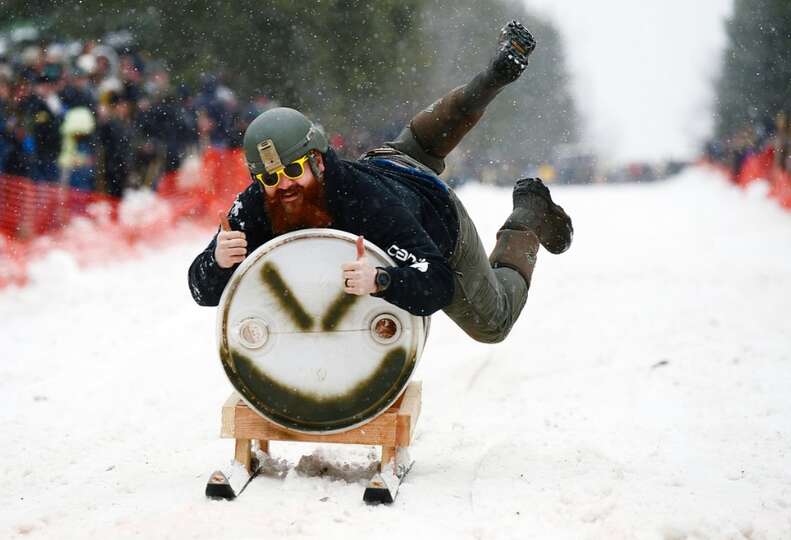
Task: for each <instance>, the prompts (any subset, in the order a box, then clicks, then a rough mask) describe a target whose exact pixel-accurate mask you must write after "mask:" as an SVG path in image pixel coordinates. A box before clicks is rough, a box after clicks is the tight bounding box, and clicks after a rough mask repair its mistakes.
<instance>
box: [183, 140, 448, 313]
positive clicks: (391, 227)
mask: <svg viewBox="0 0 791 540" xmlns="http://www.w3.org/2000/svg"><path fill="white" fill-rule="evenodd" d="M324 158H325V159H324V162H325V167H326V168H325V171H324V186H325V195H326V197H327V208H328V210H329V212H330V215H331V216H332V222H333V223H332V225H331V226H332V228H334V229H340V230H342V231H347V232H350V233H352V234H355V235H363V236H364V237H365V238H366V239H367V240H369V241H371V242H373V243H374V244H376V245H377V246H379V247H380V248H382V249H383V250H384V251H386V252H388V254H389V255H390V256H391V257H392V258H393V259H394V260H395V261H396V264H397V266H394V267H390V268H387V271H388V273H389V274H390V276H391V285H390V287H389V288H388V289H387V290H386V291H384V292H383V293H382V294H381V296H382V298H384V299H385V300H387V301H388V302H390V303H392V304H395V305H396V306H399V307H401V308H403V309H405V310H406V311H408V312H410V313H412V314H414V315H423V316H425V315H430V314H432V313H434V312H435V311H437V310H439V309H442V308H443V307H445V306H447V305H448V304H449V303H450V301H451V298H452V296H453V271H452V270H451V268H450V265H449V263H448V259H449V258H450V256H451V255H452V252H453V249H454V247H455V244H456V238H457V237H458V219H457V217H456V210H455V208H454V206H453V203H452V201H451V200H450V196H449V194H448V188H447V187H446V186H445V184H444V183H443V182H442V181H441V180H440V179H438V178H437V177H435V176H433V175H429V174H426V173H423V172H421V171H419V170H417V169H413V168H408V167H403V166H400V165H397V164H395V163H393V162H390V161H386V160H383V159H377V160H364V161H354V162H353V161H346V160H341V159H339V158H338V157H337V156H336V155H335V153H334V152H333V151H332V149H330V150H328V151H327V153H326V154H325V155H324ZM264 200H265V195H264V193H263V190H262V189H261V187H260V186H259V185H258V183H255V182H254V183H252V184H251V185H250V186H249V187H248V188H247V189H246V190H245V191H243V192H242V193H240V194H239V196H238V197H237V198H236V201H235V202H234V205H233V207H232V208H231V210H230V212H229V213H228V220H229V222H230V224H231V228H232V229H234V230H239V231H243V232H244V233H245V235H246V237H247V249H248V253H252V252H253V251H254V250H255V249H256V248H257V247H259V246H261V245H262V244H264V243H266V242H267V241H268V240H271V239H272V238H273V237H274V235H273V234H272V228H271V225H270V221H269V218H268V216H267V214H266V207H265V202H264ZM215 242H216V236H215V238H214V239H212V241H211V243H210V244H209V245H208V247H207V248H206V249H205V250H204V251H203V252H202V253H200V254H199V255H198V256H197V257H196V258H195V260H194V261H193V263H192V265H191V266H190V269H189V285H190V291H191V292H192V296H193V298H195V301H196V302H197V303H198V304H200V305H207V306H216V305H217V304H218V303H219V301H220V296H221V295H222V291H223V289H224V288H225V285H226V283H228V280H229V279H230V277H231V274H233V270H234V269H235V267H232V268H228V269H222V268H220V267H219V266H217V264H216V262H215V261H214V247H215ZM339 279H340V278H339Z"/></svg>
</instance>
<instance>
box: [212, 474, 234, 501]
mask: <svg viewBox="0 0 791 540" xmlns="http://www.w3.org/2000/svg"><path fill="white" fill-rule="evenodd" d="M206 496H207V497H208V498H210V499H214V500H226V501H230V500H233V499H235V498H236V493H234V491H233V488H232V487H231V484H230V483H229V482H228V479H227V478H226V477H225V474H223V472H222V471H214V472H213V473H212V474H211V476H210V477H209V481H208V482H207V483H206Z"/></svg>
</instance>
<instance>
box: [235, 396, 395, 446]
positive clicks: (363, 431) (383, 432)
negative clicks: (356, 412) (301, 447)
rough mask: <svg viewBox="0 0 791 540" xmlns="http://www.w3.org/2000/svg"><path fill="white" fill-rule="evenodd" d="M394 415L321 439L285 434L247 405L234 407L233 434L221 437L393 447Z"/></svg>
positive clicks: (315, 435)
mask: <svg viewBox="0 0 791 540" xmlns="http://www.w3.org/2000/svg"><path fill="white" fill-rule="evenodd" d="M397 416H398V415H397V413H396V412H395V411H390V410H388V411H387V412H385V413H383V414H382V415H380V416H379V417H377V418H376V419H374V420H372V421H371V422H368V423H367V424H365V425H364V426H362V427H359V428H355V429H353V430H350V431H344V432H343V433H333V434H330V435H322V434H318V433H297V432H294V431H286V430H285V429H283V428H280V427H278V426H276V425H275V424H273V423H271V422H269V421H268V420H266V419H265V418H264V417H262V416H260V415H259V414H258V413H257V412H255V411H253V410H252V409H250V408H249V407H247V405H245V404H241V405H237V407H236V413H235V421H234V429H233V433H232V434H230V435H223V436H224V437H231V438H233V437H237V438H243V439H259V440H260V439H263V440H266V441H302V442H323V443H346V444H375V445H389V446H395V442H396V418H397Z"/></svg>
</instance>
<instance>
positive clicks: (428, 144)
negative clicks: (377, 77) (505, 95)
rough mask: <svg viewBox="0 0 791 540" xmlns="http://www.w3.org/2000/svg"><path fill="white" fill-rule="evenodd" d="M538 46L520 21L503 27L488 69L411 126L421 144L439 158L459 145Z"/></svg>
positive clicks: (422, 113)
mask: <svg viewBox="0 0 791 540" xmlns="http://www.w3.org/2000/svg"><path fill="white" fill-rule="evenodd" d="M535 47H536V42H535V40H534V39H533V36H532V34H530V32H529V31H528V30H527V28H525V27H524V26H523V25H522V24H521V23H519V22H517V21H511V22H510V23H508V24H507V25H505V26H504V27H503V28H502V30H501V31H500V37H499V40H498V48H497V53H496V54H495V55H494V57H493V58H492V60H491V62H490V63H489V67H488V68H487V69H486V71H483V72H482V73H479V74H478V75H476V76H475V77H474V78H473V79H472V81H470V82H469V83H467V84H466V85H464V86H459V87H458V88H455V89H453V90H451V92H450V93H449V94H448V95H446V96H444V97H442V98H440V99H439V100H437V101H436V102H434V103H433V104H432V105H431V106H430V107H429V108H428V109H426V110H424V111H421V112H419V113H418V114H417V115H416V116H415V117H414V118H413V119H412V121H411V122H410V124H409V127H410V129H411V130H412V133H413V134H414V136H415V139H416V140H417V142H418V143H419V144H420V145H421V147H422V148H423V149H424V150H425V151H426V152H428V153H429V154H431V155H432V156H435V157H438V158H444V157H445V156H447V155H448V154H449V153H450V152H451V150H453V149H454V148H456V146H457V145H458V144H459V142H460V141H461V140H462V139H463V138H464V136H465V135H466V134H467V132H468V131H470V129H472V128H473V126H475V124H477V123H478V120H480V119H481V116H483V113H484V110H485V109H486V106H487V105H489V103H491V101H492V100H493V99H494V98H495V96H496V95H497V94H499V93H500V92H501V91H502V90H503V88H505V86H506V85H508V84H509V83H512V82H514V81H515V80H516V79H518V78H519V76H520V75H521V74H522V72H524V70H525V68H527V63H528V62H527V61H528V57H529V56H530V53H532V52H533V50H534V49H535Z"/></svg>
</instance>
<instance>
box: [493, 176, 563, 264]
mask: <svg viewBox="0 0 791 540" xmlns="http://www.w3.org/2000/svg"><path fill="white" fill-rule="evenodd" d="M513 199H514V210H513V212H511V215H510V216H509V217H508V219H507V220H506V221H505V224H503V229H512V230H518V231H531V232H534V233H535V234H536V235H537V236H538V238H539V240H540V241H541V245H542V246H544V247H545V248H546V249H547V251H549V252H550V253H555V254H558V253H563V252H564V251H566V250H567V249H568V248H569V247H571V241H572V239H573V238H574V227H573V226H572V224H571V218H570V217H569V215H568V214H566V212H565V210H563V208H562V207H560V206H558V205H557V204H555V203H554V202H553V201H552V196H551V195H550V194H549V188H547V187H546V186H545V185H544V183H543V182H542V181H541V179H540V178H523V179H521V180H517V181H516V185H515V186H514V193H513Z"/></svg>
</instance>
